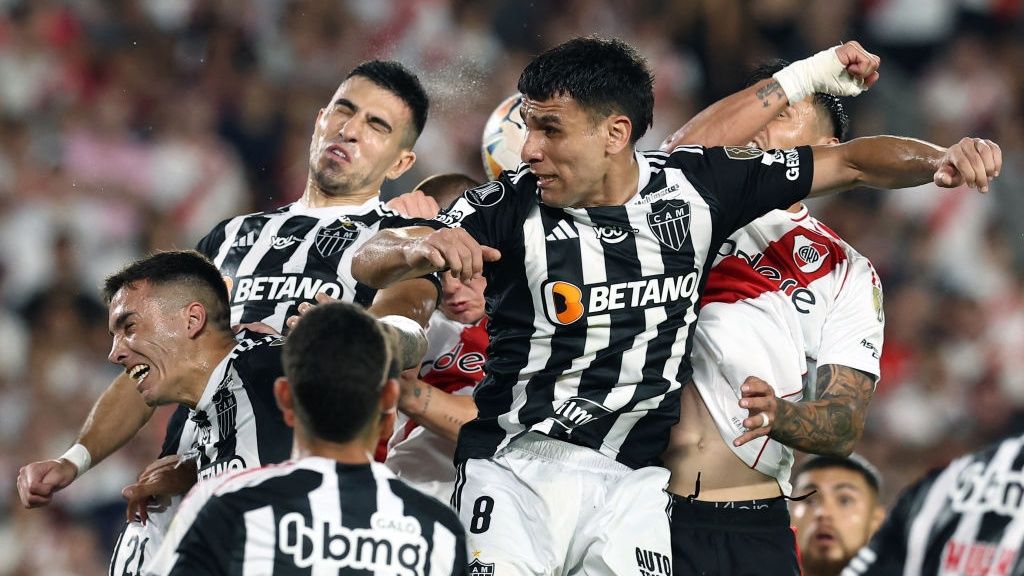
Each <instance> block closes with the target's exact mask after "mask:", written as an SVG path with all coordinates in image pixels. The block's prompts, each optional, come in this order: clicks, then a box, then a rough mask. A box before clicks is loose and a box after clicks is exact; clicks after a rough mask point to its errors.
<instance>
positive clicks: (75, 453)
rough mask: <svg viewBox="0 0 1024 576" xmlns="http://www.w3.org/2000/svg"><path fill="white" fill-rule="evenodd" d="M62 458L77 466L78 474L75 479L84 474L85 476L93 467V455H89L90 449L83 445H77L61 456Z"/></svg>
mask: <svg viewBox="0 0 1024 576" xmlns="http://www.w3.org/2000/svg"><path fill="white" fill-rule="evenodd" d="M61 458H63V459H64V460H67V461H68V462H71V463H72V464H74V465H75V469H76V470H77V472H76V473H75V478H78V477H79V476H81V475H82V474H85V473H86V471H88V470H89V467H90V466H92V455H91V454H89V449H88V448H86V447H85V446H82V445H81V444H77V443H76V444H75V445H74V446H72V447H71V448H68V451H67V452H65V453H64V454H62V455H61Z"/></svg>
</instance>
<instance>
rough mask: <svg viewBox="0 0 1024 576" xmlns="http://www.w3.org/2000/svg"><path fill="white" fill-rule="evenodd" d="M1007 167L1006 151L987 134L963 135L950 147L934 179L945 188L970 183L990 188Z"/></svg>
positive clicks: (977, 186) (984, 189) (986, 190)
mask: <svg viewBox="0 0 1024 576" xmlns="http://www.w3.org/2000/svg"><path fill="white" fill-rule="evenodd" d="M1002 169H1003V151H1002V150H1001V149H1000V148H999V145H998V144H996V143H995V142H993V141H991V140H985V139H984V138H963V139H962V140H960V141H959V142H957V143H956V144H954V145H952V146H950V147H949V148H948V149H946V155H945V157H943V158H942V160H941V162H940V164H939V169H938V170H936V171H935V176H934V181H935V184H936V185H937V186H940V187H942V188H956V187H958V186H962V185H965V184H966V185H967V186H969V187H971V188H977V189H978V190H980V191H981V192H988V185H989V183H990V182H991V181H992V180H993V179H994V178H995V177H996V176H999V171H1000V170H1002Z"/></svg>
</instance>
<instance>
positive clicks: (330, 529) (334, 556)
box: [277, 512, 427, 574]
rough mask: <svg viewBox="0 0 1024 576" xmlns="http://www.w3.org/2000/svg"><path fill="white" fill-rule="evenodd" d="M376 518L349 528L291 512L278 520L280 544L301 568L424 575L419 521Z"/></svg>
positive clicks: (422, 545)
mask: <svg viewBox="0 0 1024 576" xmlns="http://www.w3.org/2000/svg"><path fill="white" fill-rule="evenodd" d="M375 520H378V519H377V518H376V515H375V516H374V518H371V522H370V525H371V526H373V528H346V527H345V526H340V525H337V524H335V523H331V522H319V523H318V525H314V526H309V525H307V524H306V518H305V517H304V516H303V515H302V514H300V513H298V512H289V513H288V514H285V515H284V516H283V517H281V521H280V522H279V523H278V527H277V545H278V548H279V549H280V550H281V552H282V553H284V554H287V555H288V556H291V558H292V562H294V563H295V566H297V567H299V568H309V567H311V566H313V565H317V566H324V567H326V566H329V567H330V568H332V569H337V570H339V571H340V570H341V569H343V568H352V569H355V570H367V571H370V572H374V573H381V574H422V573H423V568H424V564H425V563H426V556H427V541H426V540H424V539H423V536H422V535H421V532H420V526H419V522H417V521H416V520H415V519H413V518H407V519H404V521H403V522H401V523H399V524H398V525H393V526H392V525H388V526H384V525H381V522H380V521H376V522H375ZM391 524H393V523H391Z"/></svg>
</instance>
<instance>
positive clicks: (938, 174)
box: [810, 136, 1002, 196]
mask: <svg viewBox="0 0 1024 576" xmlns="http://www.w3.org/2000/svg"><path fill="white" fill-rule="evenodd" d="M813 151H814V179H813V181H812V182H811V194H810V195H811V196H822V195H825V194H830V193H833V192H839V191H841V190H848V189H850V188H852V187H854V186H872V187H876V188H907V187H910V186H919V185H921V184H926V183H928V182H935V183H936V184H937V185H939V186H942V187H944V188H955V187H958V186H961V185H964V184H966V185H967V186H970V187H972V188H978V189H979V190H981V191H982V192H987V191H988V183H989V181H990V180H991V179H992V178H994V177H995V176H997V175H998V174H999V171H1000V169H1001V167H1002V152H1001V150H1000V149H999V146H998V145H997V144H995V143H994V142H991V141H989V140H982V139H980V138H963V139H962V140H960V141H959V142H957V143H956V144H954V145H953V146H950V147H949V148H942V147H939V146H936V145H934V144H930V143H928V142H924V141H922V140H915V139H913V138H901V137H898V136H870V137H867V138H855V139H853V140H851V141H849V142H846V143H843V144H836V145H831V146H815V147H813Z"/></svg>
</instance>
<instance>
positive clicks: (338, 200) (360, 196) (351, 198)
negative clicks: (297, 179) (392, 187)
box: [300, 175, 380, 208]
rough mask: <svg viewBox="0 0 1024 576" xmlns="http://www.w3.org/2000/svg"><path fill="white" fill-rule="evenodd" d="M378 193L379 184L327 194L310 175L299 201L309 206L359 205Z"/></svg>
mask: <svg viewBox="0 0 1024 576" xmlns="http://www.w3.org/2000/svg"><path fill="white" fill-rule="evenodd" d="M379 195H380V186H377V187H370V188H363V189H360V190H353V191H348V192H346V193H344V194H342V195H335V194H328V193H327V192H324V191H323V189H322V188H320V186H318V185H317V183H316V180H315V179H314V178H313V176H312V175H310V176H309V178H308V179H307V180H306V189H305V191H303V193H302V199H301V200H300V202H302V204H304V205H306V206H308V207H310V208H327V207H330V206H359V205H362V204H365V203H366V201H367V200H369V199H371V198H375V197H377V196H379Z"/></svg>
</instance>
